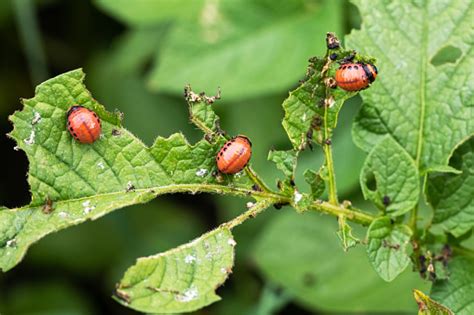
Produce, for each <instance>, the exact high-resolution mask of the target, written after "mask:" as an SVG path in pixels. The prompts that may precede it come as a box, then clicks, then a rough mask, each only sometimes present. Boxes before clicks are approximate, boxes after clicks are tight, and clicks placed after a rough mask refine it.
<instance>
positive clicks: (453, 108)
mask: <svg viewBox="0 0 474 315" xmlns="http://www.w3.org/2000/svg"><path fill="white" fill-rule="evenodd" d="M353 2H354V4H355V5H356V6H357V8H358V9H359V12H360V16H362V17H363V22H362V25H361V28H360V30H353V31H352V33H351V34H350V35H349V36H348V37H347V42H346V45H347V46H348V47H351V48H355V49H357V51H358V52H359V53H362V54H373V55H376V56H377V67H378V69H379V70H380V71H379V74H380V75H379V76H378V77H377V79H376V81H375V82H374V84H372V86H371V88H370V91H368V92H367V93H361V94H362V95H363V100H364V105H363V106H362V108H361V110H360V113H359V115H357V117H356V119H355V123H354V130H353V138H354V142H355V143H356V144H357V145H358V146H359V147H360V148H362V149H363V150H364V151H366V152H370V151H371V150H372V148H373V147H374V146H375V145H376V144H377V143H378V142H379V141H380V140H381V138H383V137H384V136H385V135H387V134H389V135H391V136H392V138H393V139H396V141H397V142H398V143H399V144H400V145H401V146H402V147H403V148H405V149H406V151H407V152H408V154H410V156H411V157H412V158H413V160H414V161H415V163H416V166H417V168H418V169H419V170H420V173H421V174H424V173H425V172H426V171H428V170H429V169H431V168H433V167H439V166H442V165H447V164H448V161H449V158H450V156H451V153H452V150H453V148H454V147H455V146H456V145H457V144H458V143H460V142H461V141H463V140H464V139H466V138H467V137H469V136H470V135H472V134H473V133H474V120H473V119H472V117H474V106H473V105H474V98H473V89H472V82H474V71H471V69H473V68H474V50H473V49H472V43H473V42H474V32H473V28H472V10H473V2H472V1H471V0H444V1H442V4H441V2H440V1H403V0H398V1H390V2H384V1H372V0H353ZM453 23H454V24H453ZM446 47H451V50H455V51H457V52H458V55H459V57H457V59H456V60H455V62H453V63H443V64H442V65H437V64H435V65H433V64H432V62H433V58H435V57H436V56H439V54H440V53H443V51H444V50H445V48H446ZM435 60H436V59H435ZM451 60H452V59H451ZM430 61H431V62H430Z"/></svg>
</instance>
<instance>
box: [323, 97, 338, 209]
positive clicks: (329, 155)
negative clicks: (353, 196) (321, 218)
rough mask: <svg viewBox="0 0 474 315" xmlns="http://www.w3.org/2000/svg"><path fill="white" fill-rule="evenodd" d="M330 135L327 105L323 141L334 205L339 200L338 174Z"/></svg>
mask: <svg viewBox="0 0 474 315" xmlns="http://www.w3.org/2000/svg"><path fill="white" fill-rule="evenodd" d="M330 136H331V132H330V130H329V127H328V107H327V106H326V105H325V109H324V138H325V139H324V142H325V143H323V151H324V156H325V159H326V168H327V176H328V180H327V183H328V186H329V187H328V190H329V192H328V195H329V202H330V203H331V204H333V205H338V204H339V201H338V200H337V190H336V174H335V171H334V161H333V158H332V147H331V143H330ZM327 141H329V142H327ZM326 142H327V143H326Z"/></svg>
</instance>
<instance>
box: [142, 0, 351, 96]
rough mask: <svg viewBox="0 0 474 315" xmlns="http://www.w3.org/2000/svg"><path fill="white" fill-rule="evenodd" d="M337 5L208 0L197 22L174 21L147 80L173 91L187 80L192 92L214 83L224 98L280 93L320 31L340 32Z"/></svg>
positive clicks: (319, 45)
mask: <svg viewBox="0 0 474 315" xmlns="http://www.w3.org/2000/svg"><path fill="white" fill-rule="evenodd" d="M341 7H342V5H341V2H340V1H324V2H322V1H321V2H313V1H306V0H299V1H284V2H279V4H278V5H275V4H274V3H273V2H268V1H253V0H252V1H249V0H234V1H208V2H207V3H206V5H205V7H204V9H203V11H202V15H200V16H197V17H196V19H195V20H189V21H184V20H181V21H180V22H179V23H176V24H174V25H173V29H172V30H171V32H170V34H169V37H168V39H167V41H166V45H165V47H164V48H163V50H161V51H159V52H157V62H156V65H157V66H156V67H155V68H154V69H153V70H152V72H151V74H150V81H149V85H150V87H151V88H152V89H154V90H157V91H164V92H170V93H174V94H177V93H181V91H182V87H183V86H184V85H185V84H188V83H190V84H191V85H192V86H193V87H194V89H195V90H197V91H212V90H214V89H215V88H216V87H217V86H220V87H221V88H222V91H223V96H224V97H225V99H226V100H235V99H242V98H249V97H254V96H256V95H261V94H264V93H265V94H269V93H275V92H281V91H284V90H286V89H288V88H289V87H291V86H292V85H293V84H294V83H295V82H296V81H297V80H298V79H300V78H301V72H300V71H301V69H303V67H304V64H305V60H307V59H308V57H309V56H311V55H314V54H318V53H322V52H324V42H323V41H322V40H321V39H323V38H324V36H325V33H326V31H327V30H332V31H336V32H339V31H340V25H341V24H340V22H341ZM308 34H310V36H311V38H310V39H308ZM289 52H291V53H289Z"/></svg>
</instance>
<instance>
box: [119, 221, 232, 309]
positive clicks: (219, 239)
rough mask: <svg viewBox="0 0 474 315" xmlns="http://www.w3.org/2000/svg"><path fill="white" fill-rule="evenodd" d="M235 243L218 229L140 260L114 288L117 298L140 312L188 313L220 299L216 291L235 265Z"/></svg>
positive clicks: (227, 230)
mask: <svg viewBox="0 0 474 315" xmlns="http://www.w3.org/2000/svg"><path fill="white" fill-rule="evenodd" d="M234 246H235V241H234V239H233V237H232V233H231V232H230V230H229V229H227V228H217V229H216V230H213V231H211V232H208V233H206V234H204V235H202V236H201V237H199V238H197V239H195V240H194V241H191V242H190V243H188V244H185V245H182V246H180V247H177V248H174V249H172V250H169V251H167V252H164V253H161V254H158V255H154V256H149V257H143V258H140V259H138V260H137V262H136V264H135V265H133V266H132V267H130V268H129V269H128V270H127V271H126V272H125V274H124V276H123V278H122V280H121V281H120V283H119V284H118V285H117V291H116V292H117V294H116V297H117V298H116V299H117V300H118V301H119V302H120V303H122V304H124V305H126V306H127V307H130V308H132V309H135V310H138V311H142V312H160V313H176V312H190V311H194V310H197V309H199V308H202V307H204V306H207V305H209V304H211V303H213V302H216V301H218V300H220V297H219V296H217V295H216V294H215V290H216V288H217V287H218V286H220V285H221V284H222V283H223V282H224V281H225V279H226V278H227V277H228V274H229V273H230V272H231V269H232V267H233V264H234Z"/></svg>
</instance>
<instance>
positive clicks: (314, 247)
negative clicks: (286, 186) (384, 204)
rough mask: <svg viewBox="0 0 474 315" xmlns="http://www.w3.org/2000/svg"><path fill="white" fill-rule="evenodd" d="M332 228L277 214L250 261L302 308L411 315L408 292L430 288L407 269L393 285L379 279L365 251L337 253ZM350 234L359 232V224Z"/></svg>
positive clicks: (323, 220) (327, 222)
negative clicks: (252, 260)
mask: <svg viewBox="0 0 474 315" xmlns="http://www.w3.org/2000/svg"><path fill="white" fill-rule="evenodd" d="M335 227H336V226H335V222H334V218H331V217H327V216H320V215H318V214H312V213H304V214H297V213H294V212H291V211H290V212H284V213H281V214H279V215H278V216H275V217H274V218H272V220H271V221H270V222H269V224H268V225H266V226H265V228H264V229H263V230H262V231H261V233H260V236H259V237H258V238H257V239H256V240H255V247H254V248H253V259H254V260H255V262H256V264H257V266H258V267H259V269H260V270H261V272H262V273H263V275H264V276H265V278H266V279H269V280H270V281H272V282H274V283H275V284H277V285H279V286H281V287H282V288H283V289H284V290H285V291H286V292H288V293H289V294H291V295H292V296H293V297H294V298H295V303H298V304H300V305H302V306H304V307H305V308H310V309H313V310H317V311H318V312H320V313H341V314H349V313H354V312H357V313H361V314H365V313H376V314H380V313H384V314H385V313H397V314H398V313H409V314H411V313H413V312H414V311H415V309H416V304H415V303H413V295H412V294H411V292H412V291H411V290H412V289H413V288H414V287H417V288H420V289H423V290H429V284H428V283H427V282H423V281H422V280H421V279H420V277H419V275H417V274H415V273H413V272H411V271H407V272H405V273H403V274H401V275H400V276H399V277H398V278H397V279H395V280H394V281H393V282H391V283H387V282H385V281H383V280H382V279H380V277H379V276H378V275H377V274H376V273H375V272H374V270H373V268H372V266H371V265H370V263H369V262H368V260H367V254H366V251H365V248H363V247H362V246H358V247H355V248H352V249H351V250H350V251H348V252H343V251H342V250H341V247H340V241H339V239H338V237H337V236H336V235H335V233H334V229H335ZM354 230H355V232H358V233H360V232H362V229H361V228H359V227H358V226H354ZM283 253H284V254H283ZM369 293H370V294H369ZM387 297H396V298H387Z"/></svg>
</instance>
